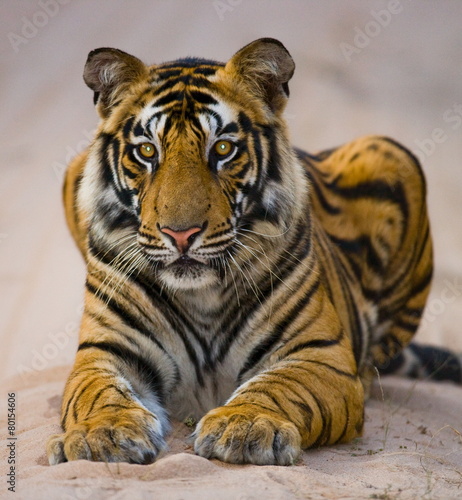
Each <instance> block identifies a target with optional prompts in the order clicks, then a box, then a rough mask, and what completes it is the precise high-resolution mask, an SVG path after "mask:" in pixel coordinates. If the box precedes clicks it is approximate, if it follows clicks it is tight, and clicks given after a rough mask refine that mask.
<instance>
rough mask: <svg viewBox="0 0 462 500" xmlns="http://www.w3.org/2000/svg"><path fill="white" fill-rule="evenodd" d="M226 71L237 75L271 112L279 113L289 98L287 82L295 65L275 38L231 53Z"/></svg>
mask: <svg viewBox="0 0 462 500" xmlns="http://www.w3.org/2000/svg"><path fill="white" fill-rule="evenodd" d="M225 69H226V70H231V71H234V72H235V73H237V74H238V76H239V77H240V78H241V80H242V81H244V82H245V83H246V84H247V85H248V86H249V87H250V90H251V92H252V93H253V94H254V95H256V96H258V97H260V98H262V99H263V100H264V101H265V102H266V103H267V104H268V106H269V107H270V109H271V110H272V111H273V112H275V113H277V112H280V111H282V109H283V108H284V106H285V103H286V100H287V98H288V97H289V85H288V82H289V80H290V79H291V78H292V75H293V74H294V70H295V63H294V61H293V59H292V57H291V55H290V54H289V52H288V50H287V49H286V48H285V47H284V45H282V43H281V42H279V41H278V40H275V39H274V38H260V39H258V40H255V41H254V42H252V43H249V44H248V45H246V46H245V47H243V48H242V49H241V50H239V51H238V52H237V53H236V54H234V56H233V57H232V58H231V59H230V60H229V61H228V63H227V64H226V67H225Z"/></svg>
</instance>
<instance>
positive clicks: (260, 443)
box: [194, 405, 301, 465]
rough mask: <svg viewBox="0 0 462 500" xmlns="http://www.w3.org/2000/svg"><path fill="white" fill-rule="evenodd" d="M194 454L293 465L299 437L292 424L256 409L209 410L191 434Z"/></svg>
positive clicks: (297, 454)
mask: <svg viewBox="0 0 462 500" xmlns="http://www.w3.org/2000/svg"><path fill="white" fill-rule="evenodd" d="M194 437H195V443H194V451H195V452H196V453H197V454H198V455H201V456H202V457H205V458H218V459H220V460H222V461H224V462H230V463H236V464H244V463H251V464H257V465H293V464H294V463H295V462H296V460H297V459H298V456H299V455H300V452H301V448H300V444H301V437H300V433H299V432H298V430H297V428H296V427H295V425H294V424H293V423H292V422H289V421H288V420H285V419H284V418H282V417H280V416H279V415H277V414H275V413H270V412H268V413H266V412H264V411H262V410H258V411H256V410H255V407H252V406H251V405H249V407H248V408H247V407H242V406H240V407H239V409H236V408H232V407H229V408H228V407H226V406H224V407H220V408H216V409H215V410H212V411H210V412H209V413H208V414H207V415H205V417H203V418H202V420H201V421H200V422H199V423H198V425H197V428H196V430H195V432H194Z"/></svg>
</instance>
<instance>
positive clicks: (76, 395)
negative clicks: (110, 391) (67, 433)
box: [61, 372, 102, 430]
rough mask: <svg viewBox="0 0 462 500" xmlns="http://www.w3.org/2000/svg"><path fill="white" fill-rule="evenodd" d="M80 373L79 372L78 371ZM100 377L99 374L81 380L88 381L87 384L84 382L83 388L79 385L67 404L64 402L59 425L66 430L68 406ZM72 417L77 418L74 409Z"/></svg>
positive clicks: (99, 379)
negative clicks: (89, 378) (64, 406)
mask: <svg viewBox="0 0 462 500" xmlns="http://www.w3.org/2000/svg"><path fill="white" fill-rule="evenodd" d="M79 373H80V372H79ZM101 380H102V378H101V377H99V376H95V377H94V378H92V379H91V380H89V381H88V379H86V380H83V381H82V382H88V383H87V384H85V385H84V386H83V388H82V387H81V386H79V389H80V391H79V392H77V389H76V391H75V392H74V393H73V394H72V396H71V397H70V398H69V399H68V400H67V404H66V408H65V410H64V412H63V413H62V416H61V427H62V428H63V429H64V430H66V421H67V416H68V414H69V410H70V406H71V403H72V402H75V401H77V400H78V399H79V398H80V396H81V395H82V394H83V393H84V392H85V391H86V390H87V389H88V388H89V387H90V386H91V385H92V384H94V383H95V382H99V381H101ZM74 419H75V420H77V418H76V416H75V410H74Z"/></svg>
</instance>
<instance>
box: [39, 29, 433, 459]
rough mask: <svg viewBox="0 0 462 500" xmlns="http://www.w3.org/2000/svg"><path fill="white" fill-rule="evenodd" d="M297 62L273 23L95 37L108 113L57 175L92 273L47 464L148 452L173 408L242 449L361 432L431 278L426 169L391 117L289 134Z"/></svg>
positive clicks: (290, 449)
mask: <svg viewBox="0 0 462 500" xmlns="http://www.w3.org/2000/svg"><path fill="white" fill-rule="evenodd" d="M294 67H295V65H294V62H293V60H292V57H291V56H290V54H289V52H288V51H287V49H286V48H285V47H284V46H283V45H282V44H281V43H280V42H279V41H277V40H274V39H271V38H262V39H259V40H256V41H254V42H253V43H250V44H249V45H246V46H245V47H244V48H242V49H241V50H239V51H238V52H237V53H236V54H235V55H234V56H233V57H232V58H231V59H230V60H229V61H228V62H227V63H226V64H222V63H218V62H215V61H210V60H204V59H195V58H186V59H180V60H176V61H173V62H168V63H164V64H159V65H152V66H146V65H145V64H143V63H142V62H141V61H140V60H139V59H137V58H136V57H134V56H131V55H129V54H127V53H125V52H122V51H120V50H117V49H111V48H101V49H97V50H94V51H92V52H90V54H89V56H88V60H87V62H86V65H85V69H84V80H85V82H86V84H87V85H88V87H90V89H91V90H92V91H93V92H94V101H95V104H96V108H97V110H98V113H99V115H100V117H101V121H100V124H99V126H98V129H97V131H96V135H95V138H94V141H93V142H92V144H91V145H90V147H89V148H88V149H87V150H86V151H85V152H84V153H82V154H81V155H80V156H78V157H77V158H75V159H74V160H73V161H72V163H71V164H70V166H69V169H68V171H67V175H66V179H65V185H64V203H65V211H66V217H67V222H68V225H69V228H70V231H71V233H72V235H73V237H74V239H75V241H76V243H77V245H78V247H79V249H80V251H81V253H82V255H83V257H84V259H85V262H86V265H87V270H88V273H87V279H86V291H85V301H84V312H83V317H82V322H81V330H80V340H79V346H78V351H77V354H76V359H75V365H74V367H73V370H72V372H71V374H70V376H69V378H68V380H67V384H66V387H65V390H64V396H63V402H62V421H61V424H62V428H63V430H64V433H63V434H60V435H54V436H52V437H51V438H50V440H49V442H48V446H47V452H48V457H49V461H50V463H51V464H57V463H60V462H64V461H69V460H78V459H87V460H95V461H108V462H122V461H124V462H130V463H139V464H146V463H151V462H153V461H154V460H155V459H156V457H157V456H158V455H159V453H160V452H161V451H162V450H164V449H165V446H166V436H167V434H168V432H169V428H170V423H169V422H170V419H171V418H174V419H176V420H179V421H184V420H185V419H193V420H194V421H195V422H197V426H196V428H195V430H194V433H193V439H194V450H195V452H196V453H197V454H199V455H200V456H203V457H208V458H217V459H220V460H222V461H226V462H231V463H252V464H279V465H289V464H293V463H294V462H295V461H296V460H297V458H298V456H299V454H300V452H301V450H302V449H305V448H308V447H318V446H321V445H327V444H335V443H345V442H348V441H350V440H352V439H353V438H355V437H357V436H359V435H360V434H361V432H362V428H363V421H364V400H365V394H367V389H368V386H369V384H370V382H371V378H372V376H373V373H374V370H375V367H382V368H386V367H387V366H391V365H390V363H392V362H393V363H395V364H396V363H397V362H398V363H401V361H402V359H401V358H396V356H401V357H402V356H403V354H402V353H403V352H405V351H403V348H404V347H405V346H406V345H408V344H409V342H410V340H411V338H412V336H413V335H414V333H415V331H416V329H417V327H418V324H419V319H420V317H421V316H422V312H423V309H424V305H425V301H426V298H427V295H428V292H429V287H430V282H431V278H432V268H433V266H432V243H431V237H430V228H429V221H428V217H427V209H426V202H425V197H426V186H425V180H424V176H423V173H422V170H421V167H420V166H419V164H418V161H417V160H416V158H415V157H414V156H413V155H412V154H411V153H410V152H409V151H407V150H406V149H405V148H404V147H403V146H401V145H400V144H398V143H396V142H395V141H393V140H391V139H388V138H385V137H378V136H368V137H363V138H360V139H358V140H355V141H353V142H350V143H348V144H346V145H344V146H342V147H339V148H336V149H332V150H329V151H325V152H322V153H320V154H317V155H311V154H308V153H305V152H302V151H301V150H298V149H294V148H293V147H292V146H291V144H290V141H289V137H288V131H287V126H286V123H285V121H284V117H283V111H284V108H285V105H286V102H287V98H288V96H289V88H288V82H289V80H290V78H291V77H292V75H293V73H294ZM396 359H401V361H396ZM393 360H394V361H393Z"/></svg>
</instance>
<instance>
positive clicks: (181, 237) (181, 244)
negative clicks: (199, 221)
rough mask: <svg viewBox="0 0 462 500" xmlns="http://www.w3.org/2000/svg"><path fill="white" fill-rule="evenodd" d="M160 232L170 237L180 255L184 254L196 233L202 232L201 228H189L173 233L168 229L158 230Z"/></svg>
mask: <svg viewBox="0 0 462 500" xmlns="http://www.w3.org/2000/svg"><path fill="white" fill-rule="evenodd" d="M160 230H161V232H162V233H164V234H167V235H168V236H170V238H171V239H172V240H173V242H174V243H175V245H176V247H177V248H178V250H179V251H180V252H181V253H186V252H187V251H188V249H189V247H190V246H191V245H192V243H193V241H194V239H195V238H196V236H197V233H200V232H201V231H202V228H201V227H190V228H189V229H186V230H185V231H174V230H173V229H170V228H168V227H162V228H160Z"/></svg>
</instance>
